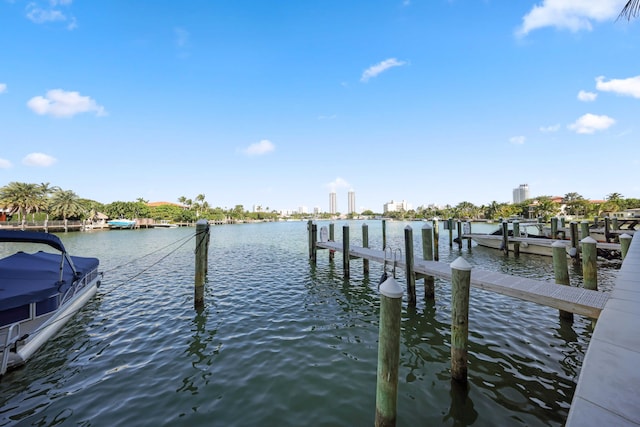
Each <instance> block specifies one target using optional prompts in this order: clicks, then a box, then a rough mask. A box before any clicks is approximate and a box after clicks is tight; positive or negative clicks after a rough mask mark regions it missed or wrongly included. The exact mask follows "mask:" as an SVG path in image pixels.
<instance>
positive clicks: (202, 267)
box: [194, 219, 209, 309]
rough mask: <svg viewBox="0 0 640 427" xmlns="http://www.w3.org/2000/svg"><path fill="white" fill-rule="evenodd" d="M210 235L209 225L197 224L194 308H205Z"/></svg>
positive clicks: (204, 221) (205, 223)
mask: <svg viewBox="0 0 640 427" xmlns="http://www.w3.org/2000/svg"><path fill="white" fill-rule="evenodd" d="M208 234H209V223H208V222H207V221H206V220H204V219H201V220H198V222H197V223H196V274H195V286H194V307H195V308H196V309H200V308H203V307H204V280H205V276H206V273H205V271H206V268H207V261H208V253H207V244H206V242H207V235H208Z"/></svg>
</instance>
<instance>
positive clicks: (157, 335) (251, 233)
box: [0, 221, 617, 426]
mask: <svg viewBox="0 0 640 427" xmlns="http://www.w3.org/2000/svg"><path fill="white" fill-rule="evenodd" d="M326 224H327V223H319V225H326ZM344 224H345V223H336V238H337V240H341V237H338V236H341V232H342V225H344ZM351 225H352V227H351V231H350V234H351V241H352V244H353V245H360V244H361V237H360V236H361V232H360V230H361V225H362V222H352V223H351ZM368 225H369V241H370V246H371V247H374V248H381V246H382V244H381V240H382V237H381V234H382V233H381V224H380V222H378V221H370V222H368ZM406 225H411V226H412V228H413V230H414V236H415V251H416V256H417V257H420V256H421V243H420V229H421V227H422V223H419V222H415V223H400V222H388V223H387V239H388V243H389V245H390V246H391V247H393V248H395V247H397V248H402V250H404V243H403V238H404V237H403V236H404V234H403V233H404V231H403V230H404V227H405V226H406ZM478 230H480V228H478V227H474V231H478ZM194 233H195V229H193V228H181V229H167V230H159V229H158V230H153V229H152V230H126V231H124V230H123V231H102V232H91V233H69V234H67V235H62V238H63V240H64V242H65V244H66V246H67V247H68V249H69V250H70V251H71V252H72V253H73V254H77V255H80V254H83V255H86V256H96V257H98V258H100V260H101V267H102V270H103V271H105V276H104V280H103V283H102V286H101V288H100V289H99V291H98V295H97V297H96V298H95V299H94V300H93V301H91V302H90V303H89V305H88V306H86V307H85V308H84V309H83V310H82V311H81V312H80V313H79V314H78V316H77V317H76V319H75V321H74V322H73V323H70V324H69V325H68V326H67V327H66V328H65V329H64V330H63V332H62V333H61V334H60V335H58V336H57V337H56V338H55V339H54V340H52V341H50V342H49V343H48V344H47V345H46V346H45V347H44V348H43V349H42V350H41V351H40V352H39V353H38V354H37V355H36V356H35V357H34V358H33V359H32V360H31V361H30V362H29V363H28V365H27V366H26V367H25V368H22V369H19V370H16V371H13V372H10V373H8V374H7V375H6V376H5V377H4V378H2V380H0V408H1V409H0V425H38V426H50V425H83V426H115V425H120V426H124V425H135V426H160V425H171V426H176V425H185V426H200V425H202V426H211V425H220V426H300V425H308V426H370V425H373V420H374V415H375V386H376V358H377V338H378V308H379V306H378V295H377V291H376V287H377V283H378V280H379V277H380V275H381V273H382V266H381V265H379V264H376V263H371V274H370V277H364V276H363V275H362V262H361V261H358V260H354V261H352V262H351V280H350V281H348V282H346V281H344V280H343V279H342V259H341V255H340V254H336V258H335V262H334V263H330V262H329V261H328V254H327V252H326V251H320V252H319V256H318V263H317V265H316V266H315V267H313V266H311V265H310V264H309V262H308V260H307V251H308V249H307V232H306V223H305V222H289V223H269V224H246V225H230V226H216V227H213V228H212V236H211V246H210V253H209V274H208V283H207V290H206V308H205V310H204V311H203V312H201V313H196V312H195V311H194V309H193V272H194V267H193V265H194V247H195V241H194V239H193V238H192V237H193V235H194ZM440 239H441V240H440V260H441V261H446V262H450V261H452V260H454V259H455V258H457V257H458V256H463V257H465V259H467V260H468V261H469V262H470V263H471V264H472V265H474V266H475V267H477V268H484V269H491V270H495V271H502V272H511V273H513V274H518V275H525V276H529V277H536V278H545V279H550V280H552V279H553V272H552V268H551V259H550V258H546V257H534V256H525V255H522V256H521V257H520V258H519V259H517V260H515V259H514V258H513V257H508V258H505V257H504V256H503V255H502V254H501V252H499V251H495V250H490V249H483V248H478V247H474V248H473V249H472V251H471V252H468V251H467V249H466V245H465V247H464V249H463V251H462V252H458V250H457V246H454V248H453V249H452V250H451V249H450V248H449V245H448V232H446V231H444V230H442V231H441V232H440ZM172 243H175V244H172ZM181 243H185V244H184V245H183V246H180V244H181ZM147 254H150V255H149V256H146V257H144V258H141V257H142V256H143V255H147ZM132 260H136V261H135V262H133V263H131V261H132ZM616 271H617V270H616V269H615V266H613V267H612V266H608V267H605V268H601V269H600V270H599V274H600V277H599V280H600V286H601V288H604V289H607V288H608V289H610V288H611V286H612V281H613V279H614V277H615V274H616ZM570 274H571V275H572V280H573V281H574V283H576V284H578V283H579V282H580V277H579V274H578V272H576V271H572V272H571V273H570ZM397 278H398V280H399V281H400V283H401V284H404V276H403V274H402V272H401V271H398V274H397ZM417 288H418V295H419V296H421V295H422V294H421V290H422V281H419V282H418V284H417ZM449 297H450V287H449V285H448V284H447V283H446V282H442V281H436V301H435V303H425V302H424V301H421V298H419V302H418V306H417V308H415V309H409V308H407V307H406V304H405V308H404V309H403V323H402V336H401V360H400V364H401V366H400V383H399V397H398V425H399V426H416V425H445V426H466V425H475V426H497V425H508V426H515V425H523V426H524V425H526V426H548V425H562V424H563V423H564V421H565V419H566V416H567V413H568V409H569V404H570V402H571V398H572V396H573V393H574V390H575V385H576V380H577V376H578V374H579V370H580V366H581V363H582V359H583V357H584V352H585V349H586V347H587V345H588V342H589V339H590V336H591V331H590V321H589V320H587V319H584V318H581V317H578V316H576V319H575V322H574V323H573V325H566V324H563V323H561V322H560V321H559V320H558V315H557V310H553V309H550V308H546V307H541V306H537V305H534V304H531V303H527V302H523V301H520V300H516V299H512V298H508V297H502V296H499V295H495V294H491V293H487V292H483V291H480V290H477V289H472V290H471V311H470V354H469V385H468V388H464V387H463V388H461V387H459V386H457V385H456V384H455V383H453V384H452V383H451V381H450V374H449V363H450V362H449V334H450V332H449V330H450V299H449Z"/></svg>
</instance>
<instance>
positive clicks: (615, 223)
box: [611, 216, 620, 231]
mask: <svg viewBox="0 0 640 427" xmlns="http://www.w3.org/2000/svg"><path fill="white" fill-rule="evenodd" d="M611 227H612V228H613V229H614V230H616V231H618V230H620V225H618V218H616V217H615V216H614V217H613V218H611Z"/></svg>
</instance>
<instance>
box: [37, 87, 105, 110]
mask: <svg viewBox="0 0 640 427" xmlns="http://www.w3.org/2000/svg"><path fill="white" fill-rule="evenodd" d="M27 106H28V107H29V108H31V110H32V111H33V112H35V113H36V114H40V115H46V114H48V115H51V116H54V117H73V116H75V115H76V114H80V113H88V112H95V113H96V116H106V115H107V112H106V111H105V109H104V107H103V106H101V105H98V103H97V102H96V101H95V100H93V99H91V98H90V97H88V96H81V95H80V94H79V93H78V92H67V91H64V90H62V89H53V90H50V91H47V94H46V97H42V96H35V97H33V98H31V99H30V100H29V102H27Z"/></svg>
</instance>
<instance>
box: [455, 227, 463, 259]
mask: <svg viewBox="0 0 640 427" xmlns="http://www.w3.org/2000/svg"><path fill="white" fill-rule="evenodd" d="M456 233H457V234H458V250H459V251H460V252H462V221H460V220H458V223H457V228H456Z"/></svg>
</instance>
